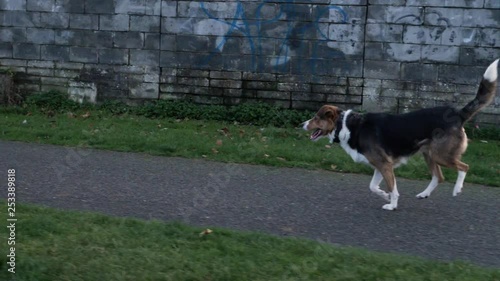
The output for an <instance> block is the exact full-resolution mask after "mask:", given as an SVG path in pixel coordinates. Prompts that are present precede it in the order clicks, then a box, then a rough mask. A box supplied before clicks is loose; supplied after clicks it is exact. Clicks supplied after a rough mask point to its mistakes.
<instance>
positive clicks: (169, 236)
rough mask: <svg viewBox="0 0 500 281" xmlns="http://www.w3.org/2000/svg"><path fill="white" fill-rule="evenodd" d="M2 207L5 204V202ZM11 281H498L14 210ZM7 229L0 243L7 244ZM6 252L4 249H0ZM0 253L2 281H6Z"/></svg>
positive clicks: (356, 254)
mask: <svg viewBox="0 0 500 281" xmlns="http://www.w3.org/2000/svg"><path fill="white" fill-rule="evenodd" d="M3 203H5V201H3ZM16 211H17V214H18V222H17V225H16V226H17V227H16V231H17V233H16V234H17V235H16V245H15V246H16V274H15V278H16V279H15V280H17V281H28V280H33V281H59V280H61V281H62V280H71V281H80V280H106V281H113V280H119V281H126V280H131V281H132V280H133V281H136V280H173V281H183V280H193V281H194V280H200V281H201V280H203V281H207V280H221V281H222V280H228V281H230V280H231V281H232V280H238V281H244V280H252V281H257V280H266V281H269V280H345V281H348V280H352V281H359V280H405V281H409V280H412V281H417V280H426V281H433V280H435V281H444V280H456V281H460V280H464V281H465V280H471V281H472V280H474V281H482V280H485V281H486V280H488V281H492V280H500V271H499V270H493V269H485V268H481V267H477V266H473V265H470V264H467V263H463V262H452V263H444V262H436V261H429V260H424V259H420V258H412V257H408V256H401V255H394V254H379V253H373V252H369V251H366V250H361V249H354V248H340V247H334V246H332V245H328V244H324V243H319V242H314V241H310V240H305V239H298V238H278V237H274V236H270V235H264V234H260V233H250V232H235V231H229V230H225V229H219V228H215V229H213V233H211V234H209V235H204V236H200V232H202V231H203V229H202V228H196V227H190V226H186V225H183V224H180V223H162V222H159V221H141V220H137V219H130V218H113V217H108V216H104V215H100V214H94V213H83V212H73V211H60V210H55V209H50V208H41V207H36V206H32V205H25V204H22V205H17V210H16ZM6 239H7V233H6V230H2V231H0V240H1V241H6ZM2 249H4V248H2ZM11 278H13V276H12V275H11V273H8V272H7V257H6V254H5V251H4V250H2V255H1V257H0V280H12V279H11Z"/></svg>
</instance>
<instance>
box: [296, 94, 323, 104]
mask: <svg viewBox="0 0 500 281" xmlns="http://www.w3.org/2000/svg"><path fill="white" fill-rule="evenodd" d="M291 99H292V101H296V100H300V101H320V102H326V94H323V93H321V94H317V93H308V92H305V93H304V92H292V94H291Z"/></svg>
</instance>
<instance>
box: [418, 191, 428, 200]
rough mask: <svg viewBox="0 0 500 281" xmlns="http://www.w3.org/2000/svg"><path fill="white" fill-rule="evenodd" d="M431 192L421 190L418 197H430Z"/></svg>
mask: <svg viewBox="0 0 500 281" xmlns="http://www.w3.org/2000/svg"><path fill="white" fill-rule="evenodd" d="M430 195H431V194H430V193H429V192H420V193H419V194H417V198H418V199H424V198H427V197H429V196H430Z"/></svg>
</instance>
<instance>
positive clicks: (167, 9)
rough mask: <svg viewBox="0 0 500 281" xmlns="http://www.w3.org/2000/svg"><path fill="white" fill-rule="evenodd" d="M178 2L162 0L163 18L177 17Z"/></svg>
mask: <svg viewBox="0 0 500 281" xmlns="http://www.w3.org/2000/svg"><path fill="white" fill-rule="evenodd" d="M177 2H178V1H170V0H162V10H161V16H162V17H172V18H174V17H176V16H177Z"/></svg>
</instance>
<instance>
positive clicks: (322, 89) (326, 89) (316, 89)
mask: <svg viewBox="0 0 500 281" xmlns="http://www.w3.org/2000/svg"><path fill="white" fill-rule="evenodd" d="M312 92H313V93H325V94H345V93H346V87H343V86H330V85H318V84H313V85H312Z"/></svg>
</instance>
